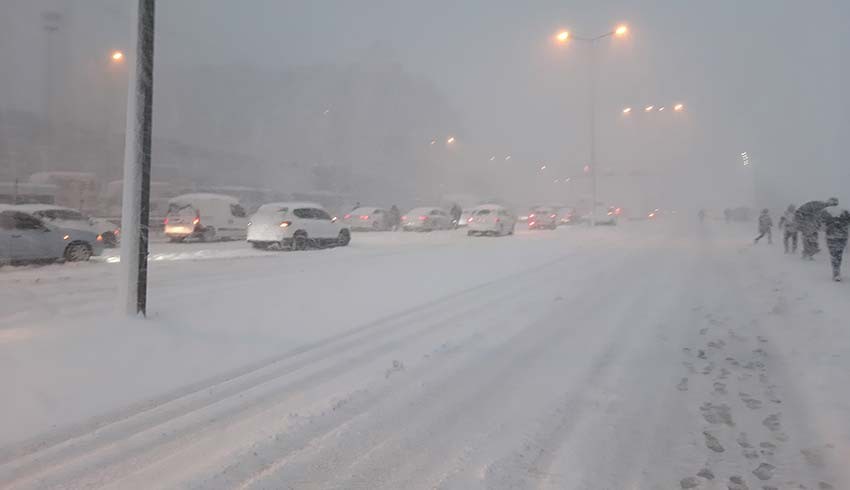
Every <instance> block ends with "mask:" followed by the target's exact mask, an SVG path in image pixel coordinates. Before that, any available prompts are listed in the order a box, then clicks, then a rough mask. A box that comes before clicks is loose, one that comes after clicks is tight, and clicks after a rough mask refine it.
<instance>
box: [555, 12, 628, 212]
mask: <svg viewBox="0 0 850 490" xmlns="http://www.w3.org/2000/svg"><path fill="white" fill-rule="evenodd" d="M628 32H629V28H628V27H627V26H626V25H625V24H620V25H618V26H617V27H616V28H615V29H614V30H613V31H609V32H606V33H604V34H600V35H598V36H595V37H581V36H574V35H573V34H571V33H570V32H569V31H561V32H559V33H558V34H556V35H555V39H556V40H557V41H558V42H559V43H561V44H564V43H566V42H567V41H569V40H571V39H575V40H576V41H582V42H586V43H588V44H590V57H589V60H588V70H590V74H589V75H590V118H589V119H590V171H591V174H590V176H591V182H592V191H591V195H592V199H593V203H592V204H591V215H590V224H591V226H593V225H595V224H596V202H597V200H598V199H597V195H598V190H599V183H598V179H597V170H598V169H597V168H596V167H597V165H596V92H597V91H596V76H597V75H596V69H597V60H596V58H597V52H596V51H597V46H598V45H599V42H600V41H602V40H603V39H606V38H609V37H623V36H625V35H626V34H628ZM630 111H631V109H629V110H628V111H625V112H626V113H628V112H630Z"/></svg>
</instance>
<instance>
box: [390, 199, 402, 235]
mask: <svg viewBox="0 0 850 490" xmlns="http://www.w3.org/2000/svg"><path fill="white" fill-rule="evenodd" d="M389 214H390V228H391V229H392V230H393V231H396V230H398V227H399V226H400V225H401V211H399V210H398V206H396V205H395V204H393V205H392V206H390V213H389Z"/></svg>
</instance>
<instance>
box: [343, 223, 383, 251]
mask: <svg viewBox="0 0 850 490" xmlns="http://www.w3.org/2000/svg"><path fill="white" fill-rule="evenodd" d="M375 224H376V225H377V223H375ZM349 243H351V233H349V232H348V230H339V236H337V237H336V244H337V245H338V246H340V247H347V246H348V244H349Z"/></svg>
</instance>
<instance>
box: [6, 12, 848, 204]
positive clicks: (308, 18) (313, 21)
mask: <svg viewBox="0 0 850 490" xmlns="http://www.w3.org/2000/svg"><path fill="white" fill-rule="evenodd" d="M38 3H39V1H38V0H32V1H30V0H0V5H2V7H1V8H2V9H3V10H4V13H11V14H12V15H2V16H0V18H4V19H5V20H0V33H2V32H4V31H5V34H0V56H2V60H3V61H4V63H9V62H10V61H11V62H12V65H13V66H14V67H15V68H16V69H18V72H16V73H11V74H10V73H9V72H8V71H7V70H6V69H5V67H4V70H3V71H6V74H5V75H3V78H2V79H1V80H0V81H2V82H3V87H2V89H0V90H2V91H3V94H0V105H9V104H10V93H11V94H12V95H13V96H12V97H11V98H12V99H14V101H12V102H11V103H12V104H18V105H20V104H23V105H26V104H27V101H31V102H35V101H37V99H38V90H37V88H33V87H32V84H31V83H28V82H31V81H32V79H34V78H37V75H38V71H39V70H40V69H41V67H42V66H43V65H40V64H39V63H40V62H38V61H36V60H33V59H32V58H33V56H30V53H29V52H28V49H30V48H29V47H31V50H32V51H34V52H36V53H39V52H41V51H39V50H43V49H44V47H43V44H40V43H41V42H43V41H41V39H42V36H43V33H42V32H41V31H40V29H39V21H38V17H37V15H38V14H37V12H38V11H39V9H40V7H38V6H35V4H38ZM42 3H43V4H49V3H51V2H47V1H45V2H42ZM52 3H54V4H58V5H62V4H63V2H61V1H58V0H57V1H55V2H52ZM71 3H72V2H70V0H69V1H68V2H67V3H64V4H65V5H68V4H71ZM133 3H134V2H130V1H126V2H117V1H112V0H86V7H85V8H86V9H87V13H86V15H85V16H84V17H85V19H82V20H78V22H80V23H85V22H87V21H88V20H90V21H91V26H90V29H87V30H84V31H88V34H85V35H80V39H78V40H75V43H76V45H77V46H92V47H95V46H100V45H106V44H114V45H116V46H118V45H121V44H125V45H126V43H127V39H128V38H127V37H126V26H127V23H128V22H129V12H130V10H131V5H132V4H133ZM73 4H74V5H78V3H77V2H76V1H74V2H73ZM101 13H102V15H101ZM33 17H34V18H33ZM158 22H159V31H160V32H159V38H158V45H157V49H158V52H157V62H158V63H160V65H159V66H160V68H159V69H167V67H168V66H170V65H174V64H180V65H182V66H184V67H191V66H193V65H204V64H212V65H256V66H263V67H266V68H268V69H270V70H278V69H282V68H285V67H288V66H292V65H304V64H317V63H331V64H335V63H349V62H352V61H355V60H357V59H359V58H360V57H362V56H364V55H365V53H366V52H368V48H369V47H370V46H371V45H373V44H375V43H377V42H382V43H386V44H387V45H389V46H391V47H392V48H393V50H394V51H395V53H396V56H397V58H398V60H399V61H400V62H402V63H403V64H404V65H405V67H406V68H407V69H408V70H409V71H411V72H415V73H419V74H422V75H423V76H425V77H427V78H429V79H431V80H433V81H434V83H435V84H436V85H437V86H438V87H439V88H440V90H442V91H443V92H444V93H445V94H446V95H447V96H448V97H449V99H450V100H451V101H452V103H453V104H454V106H455V107H456V108H457V109H458V110H459V112H460V113H461V114H462V120H459V121H458V124H457V128H446V132H447V133H450V132H452V131H457V130H459V129H461V128H462V129H463V130H464V134H465V135H466V136H467V137H468V138H470V139H472V140H474V142H475V144H476V145H479V146H481V147H483V148H488V149H489V148H492V152H493V153H494V154H504V153H509V152H510V153H516V154H522V155H526V156H527V160H528V161H532V160H534V161H536V160H545V161H546V162H547V163H550V164H551V165H552V166H553V168H554V169H556V170H557V171H558V172H561V173H569V172H572V171H574V170H575V169H576V168H580V166H581V165H582V164H583V163H585V162H586V160H587V140H588V137H587V128H588V124H587V114H588V109H587V107H588V106H587V100H588V78H587V75H588V70H587V66H588V58H587V57H588V54H589V49H588V46H586V45H581V44H578V43H573V44H571V45H569V46H556V45H554V44H553V43H552V39H551V35H552V34H553V33H554V32H556V31H557V30H558V29H560V28H568V29H570V30H571V31H572V32H574V33H576V34H581V35H594V34H597V33H602V32H605V31H606V30H610V29H612V28H613V26H614V25H615V24H616V23H618V22H626V23H628V25H629V26H630V29H631V31H630V35H629V37H628V38H627V39H624V40H607V41H605V42H603V43H601V44H600V45H599V47H598V50H597V55H598V57H597V60H598V77H599V83H598V85H597V90H598V106H597V114H598V116H597V117H598V133H599V134H598V137H599V160H600V162H601V163H600V165H601V166H603V167H607V168H612V169H619V170H624V169H632V170H635V169H638V170H650V171H664V172H676V171H680V172H682V173H684V174H685V177H686V178H687V180H688V181H689V185H688V186H686V187H689V188H690V187H694V186H695V187H700V185H705V186H711V187H713V189H714V190H713V192H715V193H722V192H723V190H724V189H725V188H724V187H723V186H724V185H725V186H728V187H730V188H731V187H735V186H740V184H741V182H743V181H744V180H745V179H746V178H747V177H746V175H742V174H741V171H740V169H738V168H737V167H736V166H738V165H739V164H740V162H739V161H738V160H736V156H737V154H738V153H739V152H740V151H748V152H750V154H751V155H752V156H753V159H754V161H755V162H757V163H758V164H760V165H761V171H762V172H763V176H762V179H764V181H765V182H768V185H771V186H773V187H776V188H777V189H779V190H778V191H777V193H778V194H780V195H782V196H787V197H788V198H789V199H791V198H793V199H801V198H805V197H807V196H809V195H810V194H811V195H812V197H819V195H818V196H815V195H813V194H812V193H814V192H824V193H830V194H841V195H843V196H847V197H848V198H850V192H848V191H847V190H846V188H847V186H848V185H850V164H848V163H847V162H846V160H845V155H846V154H847V151H848V149H850V148H848V144H847V142H846V140H847V137H846V135H847V134H848V130H850V119H848V114H850V97H848V96H847V94H846V88H845V87H846V86H848V82H850V76H848V72H849V71H850V67H848V62H847V61H846V60H848V59H850V2H846V1H838V0H835V1H827V0H817V1H807V2H802V1H792V0H785V1H779V0H752V1H746V2H742V1H739V0H721V1H710V2H709V1H703V2H698V1H681V0H667V1H661V0H657V1H646V0H644V1H637V0H632V1H601V0H572V1H570V0H538V1H531V2H518V1H516V0H468V1H448V0H434V1H428V2H423V1H415V2H414V1H400V0H394V1H391V0H385V1H384V0H358V1H322V0H312V1H286V0H284V1H281V0H244V1H239V2H235V1H233V0H169V1H160V2H159V5H158ZM21 46H27V47H28V48H22V47H21ZM28 73H29V75H27V74H28ZM679 101H681V102H682V103H684V104H686V106H687V113H686V114H683V115H682V117H681V118H679V120H675V119H672V116H673V115H671V114H665V116H664V117H666V119H662V118H661V117H655V118H652V117H648V116H647V115H645V114H642V113H637V114H633V115H632V117H631V118H630V119H624V118H623V116H622V115H621V113H620V110H621V109H622V107H624V106H633V107H635V108H639V107H642V106H644V105H648V104H656V105H659V104H666V105H668V106H669V105H670V104H672V103H674V102H679ZM736 172H737V173H736ZM731 176H737V177H735V178H738V179H739V181H738V182H732V183H730V182H729V179H730V177H731ZM694 182H697V183H696V184H694Z"/></svg>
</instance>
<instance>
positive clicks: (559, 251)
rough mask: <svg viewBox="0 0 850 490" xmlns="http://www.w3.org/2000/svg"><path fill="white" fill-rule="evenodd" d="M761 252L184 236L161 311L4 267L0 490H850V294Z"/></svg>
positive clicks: (661, 243)
mask: <svg viewBox="0 0 850 490" xmlns="http://www.w3.org/2000/svg"><path fill="white" fill-rule="evenodd" d="M747 231H748V230H747ZM748 239H749V235H747V234H745V233H742V232H741V231H740V230H738V229H735V228H731V229H730V228H728V227H726V226H723V225H721V224H714V223H711V224H707V225H706V226H705V227H697V226H693V225H692V226H687V225H685V226H675V225H673V224H665V223H629V224H626V225H624V226H620V227H617V228H600V229H593V230H591V229H587V228H564V229H559V230H557V231H555V232H539V233H528V232H525V233H520V234H518V235H517V236H515V237H508V238H499V239H487V238H485V239H469V238H467V237H466V236H465V235H463V234H462V233H433V234H428V235H420V234H401V233H397V234H371V235H357V236H356V237H355V241H354V242H353V244H352V246H351V247H349V248H347V249H335V250H322V251H311V252H305V253H257V252H255V251H253V250H251V249H248V248H246V247H244V245H243V244H241V243H240V244H237V243H231V244H216V245H214V246H208V245H201V244H198V245H185V246H180V245H169V244H162V245H159V246H157V247H155V248H154V250H153V254H154V255H156V254H162V256H167V257H169V258H167V259H161V260H155V261H154V263H153V264H152V269H151V277H152V283H151V291H150V304H151V305H152V307H151V312H152V315H151V318H150V319H149V320H146V321H127V320H122V319H119V318H118V317H116V316H115V315H114V313H113V312H112V307H113V306H112V304H113V303H114V298H115V292H114V289H115V283H116V279H117V278H116V275H117V269H118V268H117V267H115V266H114V265H110V264H108V263H96V264H71V265H69V266H48V267H36V268H23V269H5V270H0V287H2V291H3V294H2V298H0V301H2V307H3V308H2V313H0V382H2V386H3V393H4V399H5V400H7V401H6V402H5V403H3V404H0V488H6V487H8V488H116V489H127V488H203V489H210V488H211V489H217V488H221V489H230V488H251V489H261V488H270V489H284V488H299V489H301V488H305V489H307V488H309V489H325V488H340V489H342V488H345V489H347V488H362V489H402V488H404V489H407V488H410V489H419V488H422V489H431V488H445V489H476V488H480V489H508V488H540V489H550V488H551V489H555V488H558V489H673V488H697V489H727V488H729V489H733V490H735V489H737V490H741V489H745V488H749V489H769V488H795V489H800V488H807V489H825V488H835V489H840V488H850V475H848V468H847V467H846V466H847V465H846V464H843V463H845V462H846V461H848V458H850V450H849V449H850V423H849V422H850V394H848V390H846V389H845V387H844V385H845V384H846V380H847V379H848V375H850V357H848V356H850V354H848V349H847V347H848V339H850V334H848V332H847V331H846V330H847V318H848V316H847V315H848V314H850V306H848V299H850V296H848V295H850V288H848V287H847V284H846V283H845V284H841V285H835V284H832V283H831V282H827V280H826V279H828V272H827V267H826V265H825V264H824V263H822V262H818V263H815V264H811V263H802V262H800V261H799V260H795V259H793V258H791V257H785V256H783V255H782V254H781V252H780V251H779V247H778V246H774V247H773V248H768V247H767V246H761V247H752V246H751V245H749V244H748ZM193 254H194V255H195V257H191V256H192V255H193ZM175 258H178V259H179V258H194V259H197V258H215V259H218V260H171V259H175ZM820 260H821V261H823V260H824V258H823V257H821V258H820ZM8 401H11V403H9V402H8Z"/></svg>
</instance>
